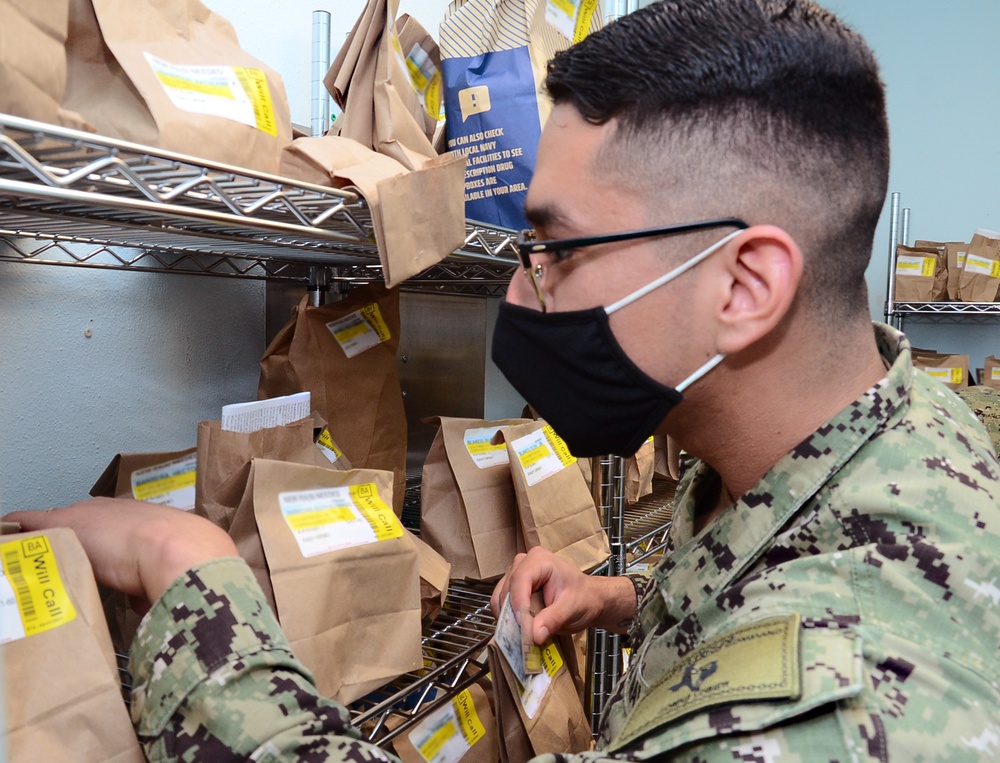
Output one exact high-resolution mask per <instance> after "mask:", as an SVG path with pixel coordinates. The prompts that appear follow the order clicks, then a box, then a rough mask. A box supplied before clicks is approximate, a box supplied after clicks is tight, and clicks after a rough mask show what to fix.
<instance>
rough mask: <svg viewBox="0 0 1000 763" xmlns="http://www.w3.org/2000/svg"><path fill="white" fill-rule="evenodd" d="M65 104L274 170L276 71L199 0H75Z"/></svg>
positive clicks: (285, 128)
mask: <svg viewBox="0 0 1000 763" xmlns="http://www.w3.org/2000/svg"><path fill="white" fill-rule="evenodd" d="M66 55H67V60H68V66H69V73H68V76H67V85H66V96H65V103H64V105H65V106H66V107H67V108H69V109H72V110H73V111H77V112H79V113H80V114H81V115H82V116H83V117H84V118H85V119H86V120H87V122H89V123H90V124H91V125H92V126H93V129H94V130H96V131H97V132H99V133H101V134H102V135H108V136H111V137H114V138H123V139H125V140H130V141H135V142H137V143H142V144H144V145H150V146H159V147H161V148H164V149H166V150H169V151H177V152H180V153H183V154H190V155H192V156H197V157H203V158H205V159H209V160H212V161H216V162H223V163H226V164H232V165H236V166H237V167H248V168H251V169H256V170H261V171H264V172H271V173H277V172H278V166H279V161H280V157H281V149H282V147H283V146H284V145H285V144H287V143H288V142H290V141H291V139H292V134H291V118H290V115H289V109H288V100H287V97H286V96H285V88H284V85H283V84H282V82H281V77H280V76H279V75H278V73H277V72H276V71H275V70H273V69H270V68H268V67H267V66H265V65H264V64H263V63H261V62H260V61H258V60H257V59H256V58H254V57H253V56H251V55H250V54H249V53H247V52H246V51H244V50H243V49H242V48H240V45H239V42H238V40H237V39H236V32H235V31H234V30H233V28H232V26H231V25H230V24H229V22H228V21H226V20H225V19H224V18H222V16H219V15H218V14H216V13H213V12H212V11H210V10H209V9H208V8H206V7H205V6H204V5H203V4H202V3H201V2H199V1H198V0H128V1H127V2H126V1H123V0H70V20H69V39H68V43H67V47H66Z"/></svg>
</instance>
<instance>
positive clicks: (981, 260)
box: [959, 229, 1000, 302]
mask: <svg viewBox="0 0 1000 763" xmlns="http://www.w3.org/2000/svg"><path fill="white" fill-rule="evenodd" d="M998 290H1000V233H994V232H993V231H988V230H983V229H980V230H977V231H976V234H975V235H974V236H973V237H972V241H971V242H970V243H969V248H968V251H967V253H966V255H965V265H964V266H963V268H962V278H961V281H960V284H959V295H960V297H961V299H962V301H963V302H995V301H996V298H997V291H998Z"/></svg>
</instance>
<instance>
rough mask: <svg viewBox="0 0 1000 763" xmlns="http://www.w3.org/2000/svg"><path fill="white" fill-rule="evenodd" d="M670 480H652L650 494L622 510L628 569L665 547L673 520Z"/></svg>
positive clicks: (672, 491)
mask: <svg viewBox="0 0 1000 763" xmlns="http://www.w3.org/2000/svg"><path fill="white" fill-rule="evenodd" d="M676 490H677V483H676V482H674V481H673V480H667V479H660V478H654V479H653V492H652V493H650V494H649V495H647V496H644V497H642V498H640V499H639V500H638V501H636V502H635V503H633V504H631V505H630V506H628V507H626V509H625V539H626V544H625V552H626V555H627V558H628V564H629V566H631V565H634V564H639V563H642V562H644V561H645V560H647V559H651V558H652V557H654V556H656V555H657V554H659V553H660V552H661V551H663V549H664V548H665V547H666V545H667V533H668V532H669V531H670V525H671V522H672V521H673V517H674V503H673V502H674V493H675V492H676Z"/></svg>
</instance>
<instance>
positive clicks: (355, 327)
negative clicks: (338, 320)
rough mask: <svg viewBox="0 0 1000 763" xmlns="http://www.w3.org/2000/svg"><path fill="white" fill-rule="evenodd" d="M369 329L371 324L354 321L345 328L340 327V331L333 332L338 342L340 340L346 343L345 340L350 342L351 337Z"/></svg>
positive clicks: (353, 337) (364, 332)
mask: <svg viewBox="0 0 1000 763" xmlns="http://www.w3.org/2000/svg"><path fill="white" fill-rule="evenodd" d="M370 330H371V326H369V325H368V324H367V323H355V324H352V325H350V326H348V327H347V328H342V329H340V331H336V332H334V336H335V337H336V338H337V341H338V342H340V343H341V344H346V343H347V342H350V341H351V340H352V339H355V338H357V337H359V336H361V335H362V334H366V333H368V332H369V331H370Z"/></svg>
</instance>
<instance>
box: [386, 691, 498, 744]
mask: <svg viewBox="0 0 1000 763" xmlns="http://www.w3.org/2000/svg"><path fill="white" fill-rule="evenodd" d="M392 745H393V749H394V750H395V751H396V755H397V756H398V757H399V759H400V760H401V761H403V763H427V761H429V760H432V761H451V762H453V763H496V762H497V760H499V758H500V748H499V746H498V743H497V724H496V719H495V718H494V717H493V711H492V709H491V708H490V702H489V698H488V696H487V694H486V691H485V690H484V689H483V688H482V687H481V686H480V685H479V684H472V685H471V686H470V687H469V688H468V689H465V690H463V691H461V692H459V693H458V694H457V695H455V696H454V697H453V698H452V699H451V700H450V701H449V702H446V703H444V705H442V706H441V707H440V708H438V709H436V710H434V711H432V712H430V713H428V714H427V715H426V716H424V717H423V718H422V719H421V721H420V722H419V723H417V724H416V725H415V726H414V727H413V728H411V729H409V730H408V731H405V732H403V733H402V734H400V735H399V736H397V737H396V738H395V739H394V740H393V741H392Z"/></svg>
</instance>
